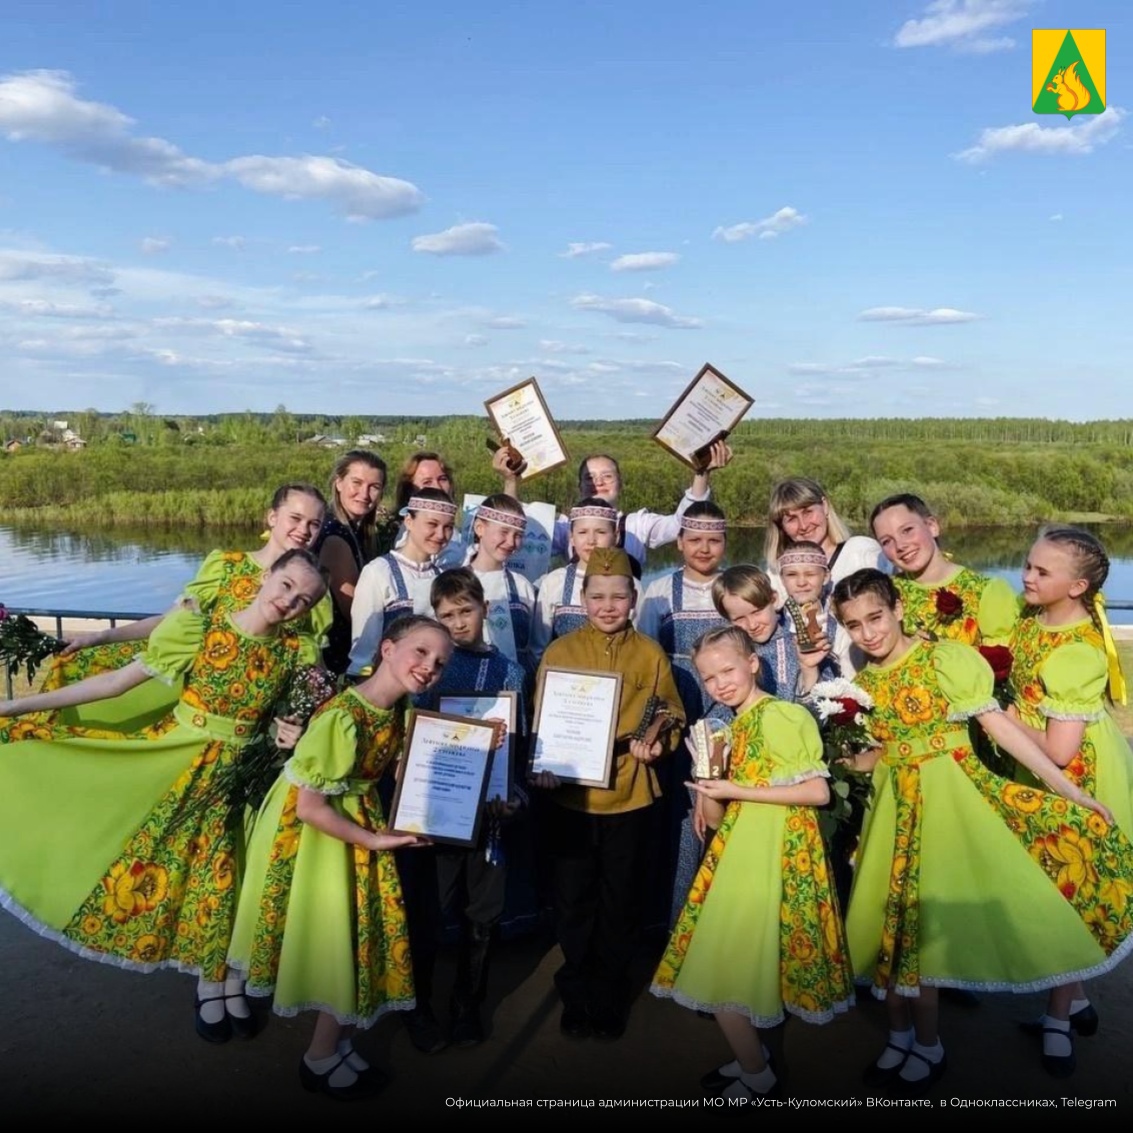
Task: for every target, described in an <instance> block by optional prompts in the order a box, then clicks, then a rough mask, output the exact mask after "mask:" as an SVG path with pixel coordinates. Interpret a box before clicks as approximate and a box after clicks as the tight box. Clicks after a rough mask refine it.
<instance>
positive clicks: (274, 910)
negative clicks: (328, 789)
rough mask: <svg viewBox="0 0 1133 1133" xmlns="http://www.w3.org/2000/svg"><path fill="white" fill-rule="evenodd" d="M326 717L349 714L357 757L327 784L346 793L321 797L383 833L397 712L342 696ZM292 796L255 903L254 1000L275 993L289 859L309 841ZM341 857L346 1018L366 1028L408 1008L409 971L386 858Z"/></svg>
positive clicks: (397, 740)
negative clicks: (348, 982)
mask: <svg viewBox="0 0 1133 1133" xmlns="http://www.w3.org/2000/svg"><path fill="white" fill-rule="evenodd" d="M332 711H334V712H348V713H349V714H350V716H351V718H352V720H353V725H354V734H355V736H356V742H357V750H356V756H355V763H354V766H353V768H352V770H351V771H350V773H349V779H347V780H343V781H339V782H336V783H335V784H333V786H335V787H339V786H345V787H346V790H345V792H344V793H340V794H328V796H327V797H328V798H329V800H330V802H331V804H332V805H333V806H334V807H335V809H336V810H339V811H340V813H345V814H347V815H348V816H349V817H350V818H351V819H353V821H355V822H357V823H358V824H359V825H361V826H364V827H365V828H366V829H367V830H383V829H385V827H386V820H385V816H384V815H383V813H382V807H381V803H380V802H379V800H378V794H377V782H378V779H379V778H380V777H381V775H382V773H383V772H384V771H385V769H386V767H388V766H389V764H390V763H391V762H392V761H393V760H395V759H396V758H397V757H398V756H399V755H400V754H401V749H402V746H403V744H404V741H405V728H404V714H403V712H402V706H400V705H398V706H397V707H395V708H393V709H390V710H385V709H379V708H375V707H374V706H373V705H371V704H369V703H368V702H367V701H365V700H363V698H362V697H361V696H356V695H353V694H352V693H350V692H343V693H339V694H338V695H337V696H334V697H332V698H331V699H330V700H329V701H327V702H326V703H324V704H323V705H322V706H321V707H320V708H319V709H318V710H317V711H316V712H315V715H314V716H313V717H312V723H314V721H315V720H317V719H318V718H319V716H321V715H322V714H323V713H327V712H332ZM277 789H278V788H277ZM312 789H315V788H314V787H312ZM299 790H300V788H299V787H298V786H297V785H296V784H294V783H291V784H289V785H288V787H287V795H286V798H285V799H284V802H283V806H282V809H281V811H280V816H279V821H278V824H277V826H276V830H275V836H274V838H273V840H272V846H271V851H270V854H269V856H268V865H267V872H266V875H265V877H264V879H263V883H262V889H261V893H260V897H259V905H258V911H257V915H256V921H255V927H254V931H253V935H252V940H251V947H250V950H249V956H248V958H247V968H246V975H247V979H248V987H249V988H251V989H254V990H255V991H256V993H257V994H267V993H270V992H271V991H273V990H275V987H276V980H277V977H278V975H279V964H280V957H281V955H282V951H283V945H284V935H285V931H286V928H287V911H288V899H289V896H290V893H291V887H292V881H293V879H294V876H295V869H296V860H297V858H298V857H299V854H300V853H301V848H302V840H303V838H304V837H307V836H309V835H307V834H305V830H307V829H308V828H307V827H305V826H304V824H303V823H302V822H301V821H300V820H299V818H298V816H297V813H296V808H297V804H298V796H299ZM312 833H313V836H314V837H316V838H326V837H329V836H328V835H325V834H323V833H322V832H321V831H317V830H316V831H312ZM345 851H346V852H347V853H348V854H349V858H350V861H351V863H352V868H353V877H354V885H353V901H354V909H353V923H354V936H355V967H356V970H355V1006H354V1010H353V1011H352V1012H350V1013H349V1018H350V1021H352V1022H357V1023H363V1024H365V1023H368V1022H371V1021H372V1020H373V1019H374V1018H375V1017H377V1016H378V1015H380V1014H381V1013H382V1012H384V1011H385V1010H388V1009H390V1008H394V1007H408V1006H411V1005H412V1002H413V965H412V960H411V957H410V950H409V933H408V928H407V926H406V921H405V907H404V902H403V898H402V890H401V880H400V878H399V877H398V875H397V867H396V865H395V862H394V856H393V854H392V853H389V852H383V851H378V852H371V851H370V850H368V849H366V848H365V847H363V846H353V847H345ZM241 916H243V910H242V912H241ZM243 962H244V961H243V958H241V964H242V965H243Z"/></svg>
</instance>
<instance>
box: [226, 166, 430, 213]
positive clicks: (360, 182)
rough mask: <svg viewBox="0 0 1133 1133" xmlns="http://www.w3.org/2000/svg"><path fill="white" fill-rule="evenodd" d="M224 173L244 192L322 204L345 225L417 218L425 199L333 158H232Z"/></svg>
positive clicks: (391, 180)
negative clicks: (340, 216) (339, 215)
mask: <svg viewBox="0 0 1133 1133" xmlns="http://www.w3.org/2000/svg"><path fill="white" fill-rule="evenodd" d="M222 168H223V170H224V172H225V173H226V174H227V175H229V176H231V177H234V178H235V179H236V180H237V181H239V182H240V184H241V185H243V186H244V187H245V188H246V189H253V190H255V191H256V192H257V193H267V194H269V195H271V196H276V197H282V198H283V199H284V200H287V201H310V200H323V201H327V202H329V203H330V204H331V205H332V206H333V207H334V208H335V209H336V210H337V211H338V212H341V213H343V214H344V215H345V216H346V218H347V219H348V220H379V219H382V218H385V217H390V216H404V215H405V214H406V213H410V212H416V211H417V210H418V209H419V208H420V207H421V204H422V202H423V201H424V199H425V198H424V195H423V194H422V192H421V190H420V189H418V188H417V186H416V185H412V184H410V183H409V182H408V181H402V180H400V179H399V178H397V177H383V176H382V175H381V174H379V173H373V172H371V171H370V170H369V169H363V168H362V166H360V165H351V164H350V162H348V161H342V160H341V159H340V158H337V157H314V156H310V155H308V156H305V157H263V156H260V155H258V154H257V155H254V156H252V157H237V158H233V159H232V160H231V161H226V162H225V163H224V165H223V167H222Z"/></svg>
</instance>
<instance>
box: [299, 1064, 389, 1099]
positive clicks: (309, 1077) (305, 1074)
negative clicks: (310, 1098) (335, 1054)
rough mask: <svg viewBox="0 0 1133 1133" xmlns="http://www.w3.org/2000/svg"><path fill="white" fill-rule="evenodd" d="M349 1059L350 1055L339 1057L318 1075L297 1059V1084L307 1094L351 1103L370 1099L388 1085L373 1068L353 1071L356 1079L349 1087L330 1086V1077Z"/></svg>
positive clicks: (382, 1075) (382, 1076)
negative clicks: (321, 1095) (298, 1083)
mask: <svg viewBox="0 0 1133 1133" xmlns="http://www.w3.org/2000/svg"><path fill="white" fill-rule="evenodd" d="M349 1057H350V1053H349V1052H347V1053H346V1054H343V1055H340V1056H339V1059H338V1061H337V1062H336V1063H335V1064H334V1065H333V1066H332V1067H331V1068H330V1069H329V1070H327V1071H326V1072H325V1073H323V1074H319V1073H317V1072H316V1071H314V1070H312V1069H311V1068H310V1067H309V1066H308V1065H307V1060H306V1058H300V1059H299V1082H300V1084H301V1085H302V1087H303V1089H304V1090H306V1091H307V1093H309V1094H326V1096H327V1097H328V1098H337V1099H338V1100H339V1101H344V1102H351V1101H358V1100H359V1099H361V1098H372V1097H373V1096H374V1095H375V1094H377V1093H380V1092H381V1091H382V1090H384V1089H385V1087H386V1086H387V1085H388V1084H389V1077H388V1076H387V1075H386V1074H384V1073H382V1071H381V1070H378V1069H376V1068H375V1067H373V1066H369V1067H367V1068H366V1069H365V1070H355V1071H354V1073H355V1074H356V1075H357V1077H356V1078H355V1079H354V1081H353V1082H351V1083H350V1085H349V1086H332V1085H331V1083H330V1079H331V1075H332V1074H333V1073H334V1072H335V1071H336V1070H337V1069H338V1068H339V1067H340V1066H341V1065H342V1064H343V1063H344V1062H345V1061H346V1060H347V1059H348V1058H349Z"/></svg>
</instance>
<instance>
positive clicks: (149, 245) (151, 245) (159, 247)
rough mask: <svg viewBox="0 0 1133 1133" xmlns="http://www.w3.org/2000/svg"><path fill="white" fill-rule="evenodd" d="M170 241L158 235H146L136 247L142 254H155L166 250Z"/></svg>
mask: <svg viewBox="0 0 1133 1133" xmlns="http://www.w3.org/2000/svg"><path fill="white" fill-rule="evenodd" d="M171 243H172V241H170V240H163V239H162V238H161V237H160V236H147V237H145V239H143V240H142V241H141V243H140V244H139V245H138V247H139V248H140V249H141V250H142V255H143V256H156V255H159V254H160V253H162V252H164V251H166V250H167V249H168V248H169V245H170V244H171Z"/></svg>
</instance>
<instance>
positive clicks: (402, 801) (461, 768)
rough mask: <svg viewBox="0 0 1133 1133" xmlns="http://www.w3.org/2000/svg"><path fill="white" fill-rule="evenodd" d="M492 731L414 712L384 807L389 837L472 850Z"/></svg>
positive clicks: (464, 720) (475, 722)
mask: <svg viewBox="0 0 1133 1133" xmlns="http://www.w3.org/2000/svg"><path fill="white" fill-rule="evenodd" d="M495 731H496V729H495V727H494V726H493V725H492V724H485V723H482V722H481V721H479V720H470V719H467V718H466V717H463V716H448V715H445V714H444V713H442V712H414V713H413V715H412V716H411V717H410V720H409V734H408V736H407V737H406V740H405V755H404V756H402V759H401V764H400V766H399V768H398V776H397V788H396V790H395V791H394V795H393V804H392V806H391V807H390V816H389V829H390V833H392V834H420V835H421V836H422V837H424V838H429V839H431V840H432V841H434V842H442V843H447V844H448V845H452V846H469V847H471V846H475V845H476V839H477V837H478V836H479V833H480V815H481V811H482V809H483V808H482V803H483V801H484V790H485V788H486V787H487V785H488V773H489V770H490V768H491V763H492V740H493V739H494V737H495Z"/></svg>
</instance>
